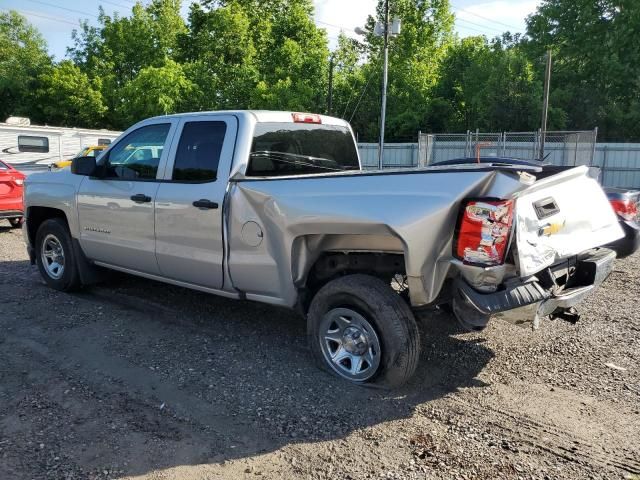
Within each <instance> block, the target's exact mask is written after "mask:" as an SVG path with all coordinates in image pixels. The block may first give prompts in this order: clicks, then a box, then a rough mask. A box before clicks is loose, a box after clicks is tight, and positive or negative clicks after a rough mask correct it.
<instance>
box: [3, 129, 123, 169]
mask: <svg viewBox="0 0 640 480" xmlns="http://www.w3.org/2000/svg"><path fill="white" fill-rule="evenodd" d="M120 133H121V132H116V131H112V130H91V129H86V128H69V127H50V126H38V125H31V122H30V121H29V119H27V118H19V117H10V118H8V119H7V121H6V122H5V123H1V122H0V160H3V161H6V162H7V163H10V164H11V165H13V166H15V167H16V168H17V169H19V170H40V169H46V168H47V167H48V166H49V165H51V164H52V163H54V162H57V161H59V160H65V159H70V158H73V157H74V156H75V155H76V154H77V153H78V152H79V151H80V150H81V149H83V148H85V147H88V146H90V145H108V144H109V143H111V142H112V141H113V140H115V139H116V138H117V137H118V135H120Z"/></svg>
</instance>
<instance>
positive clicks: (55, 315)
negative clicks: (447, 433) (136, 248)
mask: <svg viewBox="0 0 640 480" xmlns="http://www.w3.org/2000/svg"><path fill="white" fill-rule="evenodd" d="M0 271H2V272H9V271H11V272H15V274H16V275H17V276H19V277H20V278H22V279H23V280H24V281H23V282H21V283H22V284H23V285H28V286H29V288H30V289H31V291H30V292H29V294H28V298H29V302H28V303H27V304H25V305H13V307H12V308H10V309H9V310H10V311H9V313H10V314H11V315H13V316H14V318H13V323H12V325H13V326H12V327H11V328H10V332H9V334H8V335H7V337H6V339H5V342H4V346H3V347H2V352H3V353H0V360H2V363H3V365H5V366H4V367H0V373H2V374H3V375H2V377H3V378H4V380H3V382H2V383H3V386H2V387H0V399H3V398H6V399H7V400H8V407H5V408H4V409H3V408H2V407H0V434H2V436H5V435H6V436H8V435H17V436H18V437H19V438H22V437H24V438H25V439H26V438H28V437H29V435H33V434H34V431H35V430H37V429H38V428H40V429H44V430H45V431H48V430H47V428H49V427H50V428H52V429H53V428H54V427H55V431H52V432H51V435H53V436H54V437H55V439H54V440H51V443H52V444H55V445H56V452H55V456H56V457H57V458H58V459H63V460H64V461H66V462H68V465H71V466H73V468H75V469H76V470H77V471H78V472H85V473H86V472H89V471H94V470H100V469H101V468H104V467H105V466H110V465H116V467H114V468H115V469H116V470H115V471H119V470H118V469H120V470H122V471H123V472H124V473H125V474H129V475H134V474H145V473H148V472H150V471H153V470H159V469H165V468H170V467H175V466H179V465H195V464H206V463H221V462H223V461H226V460H232V459H238V458H247V457H251V456H254V455H256V454H260V453H264V452H270V451H274V450H277V449H279V448H281V447H283V446H286V445H290V444H296V443H313V442H320V441H327V440H334V439H341V438H344V437H346V436H347V435H349V434H350V433H352V432H354V431H355V430H358V429H361V428H365V427H369V426H374V425H378V424H381V423H384V422H388V421H390V420H395V419H402V418H408V417H411V416H412V415H413V413H414V411H415V409H416V408H418V407H420V406H423V405H425V404H428V403H429V402H430V401H432V400H434V399H437V398H441V397H443V396H445V395H447V394H448V393H451V392H454V391H456V390H458V389H460V388H467V387H482V386H483V383H482V382H480V381H478V380H477V379H476V376H477V375H478V373H479V372H480V371H481V370H482V369H483V368H484V366H485V365H486V364H487V362H488V361H489V360H490V359H491V358H492V357H493V353H492V351H491V350H489V349H488V348H487V347H486V346H485V345H483V342H482V339H481V338H479V337H478V336H477V335H457V334H458V333H459V330H458V328H457V326H456V324H455V321H454V320H453V318H452V317H451V316H449V315H448V314H446V313H444V312H437V311H436V312H432V313H428V314H426V315H425V314H424V313H423V314H421V316H420V317H421V318H420V321H419V325H420V330H421V342H422V356H421V359H420V364H419V367H418V370H417V372H416V375H415V376H414V377H413V378H412V379H411V381H410V382H409V384H407V385H405V386H404V387H402V388H400V389H397V390H393V391H385V390H379V389H375V388H363V387H357V386H352V385H349V384H348V383H346V382H345V381H343V380H340V379H338V378H335V377H334V376H332V375H330V374H328V373H325V372H324V371H321V370H319V369H318V368H317V367H316V366H315V365H314V364H313V362H312V358H311V355H310V353H309V351H308V349H307V346H306V333H305V323H304V320H303V319H302V318H301V317H300V316H298V315H297V314H295V313H293V312H291V311H289V310H285V309H281V308H277V307H271V306H268V305H263V304H258V303H253V302H247V301H244V302H243V301H235V300H228V299H224V298H220V297H215V296H212V295H207V294H203V293H200V292H195V291H190V290H186V289H183V288H179V287H174V286H171V285H166V284H162V283H158V282H153V281H149V280H145V279H140V278H135V277H131V276H127V275H122V274H117V275H115V276H114V277H112V278H111V280H110V282H109V284H108V285H100V286H95V287H92V288H88V289H85V290H84V291H82V292H80V293H77V294H73V295H68V294H63V293H59V292H55V291H53V290H50V289H48V288H47V287H45V286H44V285H43V283H42V281H41V280H40V279H39V277H38V275H37V272H36V270H35V268H33V267H30V266H29V265H28V262H0ZM6 293H11V292H6ZM52 305H54V306H52ZM3 318H4V317H3ZM16 318H17V319H18V321H16ZM9 323H10V322H8V321H7V320H6V318H5V320H4V321H2V322H0V329H4V328H5V327H6V325H7V324H9ZM16 324H17V326H16ZM25 351H26V352H28V354H26V355H25V354H24V352H25ZM12 352H13V353H12ZM17 352H20V353H19V354H18V353H17ZM1 357H4V358H1ZM12 368H13V369H17V370H16V372H26V373H13V371H12V370H11V369H12ZM10 371H11V372H12V373H10ZM25 378H27V379H28V381H25ZM2 392H4V393H5V395H4V397H3V396H1V395H2ZM65 392H66V393H65ZM40 397H42V398H43V400H42V401H41V403H42V404H44V405H50V408H51V409H52V410H57V411H58V412H63V418H64V420H63V421H62V420H61V421H59V422H55V421H54V422H52V423H49V424H48V425H49V427H43V425H42V422H40V421H39V420H37V419H38V418H42V416H43V415H44V413H43V411H42V410H36V411H34V410H33V409H32V408H31V407H30V406H29V405H30V404H27V405H25V403H24V399H33V398H40ZM1 403H2V402H0V404H1ZM48 408H49V407H44V411H45V412H46V411H47V409H48ZM15 415H21V418H29V419H31V417H32V416H35V417H34V418H33V419H31V420H32V421H30V422H27V423H24V424H21V426H15V425H14V424H15V422H13V421H12V420H11V419H12V418H13V417H14V416H15ZM56 415H57V414H56ZM45 417H46V416H45ZM53 418H57V416H54V417H53ZM49 420H51V418H50V419H49ZM7 425H9V427H8V426H7ZM11 425H14V426H13V427H10V426H11ZM11 428H14V429H15V431H12V430H11ZM3 430H4V431H3ZM56 432H57V433H56ZM61 438H68V439H71V440H69V441H64V440H61ZM56 439H57V440H56ZM25 441H26V440H25ZM37 453H39V452H37ZM33 455H35V454H33V452H32V453H30V454H27V455H26V457H25V458H24V459H23V460H24V462H30V461H31V460H33V459H32V458H31V457H33ZM22 462H23V461H22V460H21V462H20V465H21V468H27V471H29V470H28V468H36V467H27V466H26V465H27V463H22ZM31 463H33V462H31ZM36 465H37V462H36ZM1 472H2V465H1V464H0V473H1ZM9 472H11V468H9ZM5 473H6V472H5ZM34 473H37V472H34ZM36 476H37V475H36Z"/></svg>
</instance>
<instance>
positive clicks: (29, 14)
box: [5, 9, 80, 27]
mask: <svg viewBox="0 0 640 480" xmlns="http://www.w3.org/2000/svg"><path fill="white" fill-rule="evenodd" d="M12 10H13V9H12ZM9 11H10V10H5V12H9ZM15 11H16V12H18V13H20V14H21V15H24V16H25V17H37V18H44V19H45V20H53V21H54V22H60V23H66V24H68V25H73V26H74V27H79V26H80V22H77V23H74V22H72V21H70V20H65V19H62V18H57V17H51V16H49V15H42V14H40V13H34V12H30V11H28V10H15Z"/></svg>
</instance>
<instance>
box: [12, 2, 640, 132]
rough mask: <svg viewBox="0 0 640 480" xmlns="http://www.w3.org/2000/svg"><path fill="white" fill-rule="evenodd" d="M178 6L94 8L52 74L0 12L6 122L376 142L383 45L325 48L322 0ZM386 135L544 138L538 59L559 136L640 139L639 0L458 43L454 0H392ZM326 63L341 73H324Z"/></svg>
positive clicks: (15, 20)
mask: <svg viewBox="0 0 640 480" xmlns="http://www.w3.org/2000/svg"><path fill="white" fill-rule="evenodd" d="M180 7H181V0H150V1H149V2H148V3H146V2H145V3H143V2H137V3H135V5H133V6H132V8H131V12H130V14H129V15H127V16H123V17H120V16H118V15H115V16H109V15H107V14H106V13H105V12H104V11H103V10H102V9H100V10H99V20H98V25H97V26H91V25H89V24H88V23H87V22H85V23H83V24H82V25H81V27H80V29H79V30H78V31H74V33H73V35H72V39H73V46H72V47H71V48H69V49H68V52H67V54H68V57H69V60H65V61H62V62H60V63H58V64H57V65H53V64H52V62H51V59H50V57H49V56H48V55H47V53H46V44H45V43H44V41H43V40H42V38H41V36H40V35H39V34H38V32H37V31H36V30H35V29H34V28H33V27H31V26H30V25H29V24H28V23H27V22H26V21H25V19H24V18H23V17H21V16H20V15H18V14H17V13H15V12H10V13H2V14H0V120H2V119H3V118H2V117H6V116H8V115H10V114H23V115H27V116H30V117H32V118H34V120H36V121H38V122H42V123H49V124H52V123H57V124H63V125H75V126H101V127H111V128H125V127H127V126H128V125H130V124H131V123H132V122H135V121H137V120H139V119H142V118H144V117H147V116H151V115H160V114H165V113H173V112H178V111H185V110H196V111H197V110H216V109H249V108H255V109H282V110H297V111H313V112H326V111H327V108H328V106H327V105H328V104H327V94H328V78H329V69H330V63H331V65H333V105H332V113H333V114H334V115H336V116H342V117H344V118H346V119H347V120H350V121H351V122H352V125H353V127H354V130H355V132H356V134H357V135H358V137H359V140H361V141H376V140H377V139H378V132H379V114H380V96H381V92H380V83H381V75H382V61H381V59H382V39H381V38H380V37H379V36H376V35H374V26H375V23H376V20H377V21H381V20H382V13H383V12H382V8H383V2H382V1H379V2H378V7H377V11H376V15H375V18H374V17H373V16H371V17H369V19H368V20H367V23H366V25H365V30H366V34H365V35H364V37H362V38H360V39H357V40H354V39H351V38H348V37H347V36H345V35H342V34H341V35H340V37H339V39H338V43H337V47H336V49H335V50H334V51H333V52H332V53H330V52H329V49H328V43H329V42H328V38H327V36H326V32H325V31H324V30H323V29H321V28H318V27H317V26H316V25H315V22H314V20H313V14H314V11H313V2H312V0H270V1H266V0H203V1H201V2H193V3H192V4H191V6H190V10H189V16H188V19H187V21H185V20H184V19H183V18H182V16H181V14H180ZM391 17H392V18H395V17H399V18H400V19H401V20H402V31H401V34H400V35H399V36H397V37H394V38H392V39H391V42H390V52H389V88H388V102H387V125H386V127H387V135H386V137H387V140H388V141H406V140H413V139H415V135H416V132H417V131H418V130H422V131H430V132H464V131H466V130H467V129H470V130H475V129H476V128H479V129H482V130H492V131H500V130H512V131H513V130H535V129H537V128H538V126H539V123H540V108H541V100H542V76H543V72H544V54H545V52H546V50H547V49H548V48H551V49H552V50H553V57H554V63H553V77H552V88H551V97H550V99H551V101H550V110H549V120H548V125H549V128H550V129H561V128H571V129H574V128H575V129H590V128H593V127H594V126H596V125H597V126H598V127H599V128H600V132H601V133H602V134H604V136H605V137H609V138H617V139H622V138H638V137H640V47H639V46H638V45H639V44H638V42H636V41H635V39H637V38H638V37H639V34H640V2H638V1H637V0H599V1H598V2H593V0H542V3H541V5H540V6H539V7H538V10H537V12H536V13H535V14H533V15H532V16H530V17H529V18H528V20H527V26H528V28H527V35H526V36H525V37H524V38H521V37H520V36H519V35H512V34H510V33H508V32H507V33H505V34H504V35H502V37H500V38H494V39H492V40H488V39H487V38H485V37H470V38H465V39H460V38H457V37H456V36H455V34H454V33H453V21H454V16H453V13H452V11H451V7H450V4H449V0H392V1H391ZM330 59H331V62H330Z"/></svg>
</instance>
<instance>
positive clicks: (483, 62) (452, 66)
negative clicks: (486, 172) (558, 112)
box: [428, 37, 542, 132]
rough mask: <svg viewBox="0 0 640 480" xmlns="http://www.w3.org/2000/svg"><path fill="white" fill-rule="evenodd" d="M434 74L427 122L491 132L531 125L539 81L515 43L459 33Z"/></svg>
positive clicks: (537, 115)
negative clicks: (436, 78)
mask: <svg viewBox="0 0 640 480" xmlns="http://www.w3.org/2000/svg"><path fill="white" fill-rule="evenodd" d="M439 77H440V78H439V81H438V84H437V86H436V88H435V89H434V102H432V103H433V105H432V109H431V111H430V112H429V116H428V123H429V124H430V125H432V126H433V127H436V128H442V127H445V129H446V130H449V131H466V130H474V129H476V128H479V129H481V130H484V131H492V132H495V131H502V130H511V131H526V130H532V129H534V128H535V127H536V126H537V123H538V119H539V118H540V99H541V98H542V83H541V82H540V80H538V79H537V78H536V76H535V74H534V70H533V66H532V64H531V63H530V62H529V60H528V59H527V57H526V56H525V55H524V53H523V52H522V51H521V50H520V49H519V48H518V46H511V47H507V48H504V47H503V42H500V41H494V42H493V43H492V44H490V43H489V42H488V41H487V39H486V38H484V37H469V38H465V39H463V40H462V41H459V42H457V43H456V44H455V45H453V46H452V47H450V49H449V50H448V52H447V55H446V57H445V58H444V59H443V61H442V64H441V67H440V76H439ZM436 100H437V101H436ZM434 107H435V108H434ZM443 114H444V115H447V120H446V124H445V125H443V124H442V122H443V118H442V116H443Z"/></svg>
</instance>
